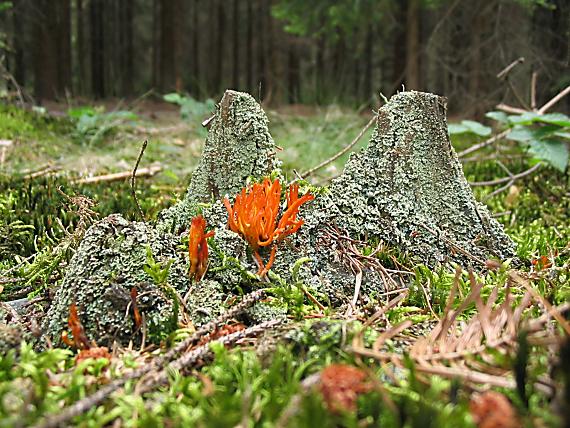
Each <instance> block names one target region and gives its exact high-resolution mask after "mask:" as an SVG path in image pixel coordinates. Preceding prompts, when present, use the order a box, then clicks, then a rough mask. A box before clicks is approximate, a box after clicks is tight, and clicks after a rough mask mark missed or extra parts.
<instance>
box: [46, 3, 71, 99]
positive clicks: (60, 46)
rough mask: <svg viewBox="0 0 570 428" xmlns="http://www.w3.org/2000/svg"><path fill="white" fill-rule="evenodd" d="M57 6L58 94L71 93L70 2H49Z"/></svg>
mask: <svg viewBox="0 0 570 428" xmlns="http://www.w3.org/2000/svg"><path fill="white" fill-rule="evenodd" d="M51 3H52V6H51V7H56V6H55V5H56V4H57V7H56V9H57V14H58V16H57V65H58V93H59V94H61V95H63V94H65V93H66V92H71V90H72V83H71V0H57V3H54V2H51Z"/></svg>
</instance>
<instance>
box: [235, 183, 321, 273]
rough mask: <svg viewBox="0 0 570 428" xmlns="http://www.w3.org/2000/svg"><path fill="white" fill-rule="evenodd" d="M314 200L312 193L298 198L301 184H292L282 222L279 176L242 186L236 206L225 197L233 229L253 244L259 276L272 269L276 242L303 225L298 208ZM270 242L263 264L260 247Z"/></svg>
mask: <svg viewBox="0 0 570 428" xmlns="http://www.w3.org/2000/svg"><path fill="white" fill-rule="evenodd" d="M313 199H315V197H314V196H313V195H311V194H310V193H307V194H306V195H304V196H302V197H300V198H299V185H298V184H297V183H294V184H292V185H291V186H289V189H288V190H287V208H286V209H285V211H284V212H283V214H282V215H281V219H280V220H279V221H277V216H278V214H279V205H280V201H281V184H280V183H279V180H278V179H275V181H273V183H272V182H271V181H270V180H269V179H268V178H266V179H265V180H263V183H255V184H253V185H252V186H249V187H246V188H244V189H242V191H241V193H240V194H238V195H237V196H236V200H235V202H234V205H233V207H232V205H231V204H230V201H229V200H228V199H227V198H225V199H224V205H225V206H226V209H227V210H228V213H229V219H228V225H229V227H230V230H232V231H233V232H236V233H239V234H240V235H241V236H243V237H244V239H245V240H246V241H247V242H248V243H249V245H250V246H251V249H252V250H253V256H254V257H255V259H256V261H257V263H258V265H259V271H258V272H257V274H258V275H260V276H262V277H263V276H265V275H266V274H267V272H268V271H269V269H270V268H271V265H272V264H273V261H274V260H275V253H276V251H277V244H278V243H279V242H281V241H282V240H283V239H284V238H285V237H286V236H288V235H291V234H292V233H295V232H297V231H298V230H299V228H300V227H301V226H302V225H303V220H302V219H297V214H298V213H299V208H300V207H301V205H302V204H304V203H305V202H308V201H311V200H313ZM270 245H272V248H271V255H270V256H269V261H268V262H267V264H266V265H264V264H263V260H262V259H261V256H260V255H259V249H260V248H261V247H267V246H270Z"/></svg>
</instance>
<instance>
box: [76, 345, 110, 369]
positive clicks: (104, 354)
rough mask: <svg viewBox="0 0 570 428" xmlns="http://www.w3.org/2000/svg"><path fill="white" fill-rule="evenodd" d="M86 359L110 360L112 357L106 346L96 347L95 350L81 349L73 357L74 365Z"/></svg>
mask: <svg viewBox="0 0 570 428" xmlns="http://www.w3.org/2000/svg"><path fill="white" fill-rule="evenodd" d="M88 358H94V359H97V358H106V359H108V360H110V359H111V358H112V356H111V354H110V353H109V348H107V347H106V346H97V347H95V348H89V349H82V350H81V351H79V354H77V357H75V365H77V364H79V363H80V362H81V361H83V360H86V359H88Z"/></svg>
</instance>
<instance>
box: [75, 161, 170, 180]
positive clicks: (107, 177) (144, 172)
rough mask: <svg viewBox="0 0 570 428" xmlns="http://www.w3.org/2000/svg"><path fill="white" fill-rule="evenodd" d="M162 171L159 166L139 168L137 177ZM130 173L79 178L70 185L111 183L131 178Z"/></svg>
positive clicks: (148, 175) (150, 175)
mask: <svg viewBox="0 0 570 428" xmlns="http://www.w3.org/2000/svg"><path fill="white" fill-rule="evenodd" d="M160 171H162V167H161V166H159V165H155V166H151V167H149V168H141V169H139V170H137V172H136V176H137V177H152V176H154V175H156V174H157V173H158V172H160ZM132 174H133V172H132V171H123V172H116V173H114V174H105V175H97V176H95V177H87V178H80V179H78V180H73V181H72V182H71V184H95V183H108V182H111V181H120V180H124V179H126V178H129V177H131V176H132Z"/></svg>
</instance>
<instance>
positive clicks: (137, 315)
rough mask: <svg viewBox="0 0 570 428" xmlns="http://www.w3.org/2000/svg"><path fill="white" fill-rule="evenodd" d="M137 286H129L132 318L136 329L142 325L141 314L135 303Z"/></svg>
mask: <svg viewBox="0 0 570 428" xmlns="http://www.w3.org/2000/svg"><path fill="white" fill-rule="evenodd" d="M137 296H138V292H137V287H133V288H131V310H132V311H133V318H134V320H135V330H138V329H139V328H140V326H141V325H142V315H141V313H140V311H139V305H138V304H137Z"/></svg>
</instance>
